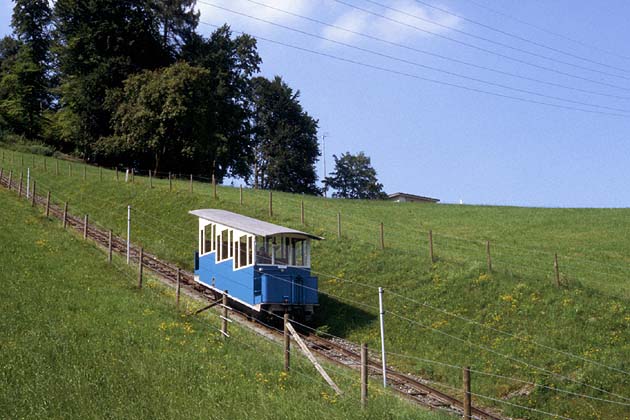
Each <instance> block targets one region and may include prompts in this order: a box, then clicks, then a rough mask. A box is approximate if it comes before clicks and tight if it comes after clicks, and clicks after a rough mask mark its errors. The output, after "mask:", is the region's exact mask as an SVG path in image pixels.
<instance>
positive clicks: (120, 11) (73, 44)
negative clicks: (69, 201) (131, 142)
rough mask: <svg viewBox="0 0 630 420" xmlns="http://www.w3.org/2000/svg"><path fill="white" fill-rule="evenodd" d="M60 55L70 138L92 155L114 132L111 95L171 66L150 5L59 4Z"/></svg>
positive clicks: (110, 0) (132, 0)
mask: <svg viewBox="0 0 630 420" xmlns="http://www.w3.org/2000/svg"><path fill="white" fill-rule="evenodd" d="M54 21H55V40H56V46H55V52H56V54H57V58H58V62H59V72H60V79H61V86H60V94H61V96H60V102H61V106H62V107H63V108H64V112H65V115H64V120H65V121H73V122H74V124H73V125H72V126H68V125H66V127H67V128H71V129H73V130H74V132H73V133H66V136H67V137H68V138H73V139H74V141H75V142H77V143H78V144H77V145H76V146H77V148H78V150H79V151H80V152H81V153H82V154H83V155H84V156H86V155H89V154H90V152H91V146H92V144H93V143H94V142H95V141H96V140H98V139H99V138H100V137H103V136H107V135H109V134H110V133H111V131H110V117H111V115H110V113H109V110H108V109H107V108H106V107H105V105H104V103H105V98H106V95H107V92H108V90H110V89H113V88H118V87H121V86H122V83H123V81H124V80H125V79H127V77H129V76H130V75H131V74H133V73H136V72H139V71H142V70H144V69H154V68H157V67H160V66H163V65H165V64H168V62H169V58H168V55H167V53H166V51H164V49H163V48H162V43H161V37H160V23H159V19H158V17H157V16H156V14H155V11H154V9H153V8H152V7H151V4H150V3H149V0H57V1H56V3H55V9H54Z"/></svg>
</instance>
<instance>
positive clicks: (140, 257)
mask: <svg viewBox="0 0 630 420" xmlns="http://www.w3.org/2000/svg"><path fill="white" fill-rule="evenodd" d="M143 259H144V248H142V247H140V256H139V258H138V289H142V260H143Z"/></svg>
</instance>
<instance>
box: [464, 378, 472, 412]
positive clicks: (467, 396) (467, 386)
mask: <svg viewBox="0 0 630 420" xmlns="http://www.w3.org/2000/svg"><path fill="white" fill-rule="evenodd" d="M463 379H464V407H463V408H464V417H463V418H464V420H472V400H471V398H470V397H471V394H470V368H469V367H465V368H464V372H463Z"/></svg>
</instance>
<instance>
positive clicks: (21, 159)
mask: <svg viewBox="0 0 630 420" xmlns="http://www.w3.org/2000/svg"><path fill="white" fill-rule="evenodd" d="M20 166H21V167H24V156H20Z"/></svg>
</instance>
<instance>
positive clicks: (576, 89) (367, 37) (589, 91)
mask: <svg viewBox="0 0 630 420" xmlns="http://www.w3.org/2000/svg"><path fill="white" fill-rule="evenodd" d="M200 1H201V0H200ZM244 1H247V2H249V3H252V4H256V5H258V6H262V7H265V8H268V9H271V10H275V11H277V12H281V13H284V14H286V15H289V16H293V17H297V18H300V19H304V20H306V21H309V22H313V23H317V24H319V25H323V26H327V27H329V28H333V29H336V30H340V31H343V32H346V33H349V34H353V35H357V36H361V37H364V38H366V39H370V40H373V41H378V42H382V43H385V44H387V45H392V46H395V47H399V48H403V49H406V50H409V51H413V52H416V53H419V54H424V55H429V56H432V57H436V58H439V59H442V60H446V61H450V62H453V63H458V64H463V65H466V66H470V67H473V68H476V69H480V70H485V71H490V72H494V73H497V74H501V75H504V76H510V77H514V78H518V79H522V80H527V81H530V82H536V83H540V84H544V85H547V86H554V87H558V88H562V89H567V90H572V91H575V92H582V93H587V94H590V95H597V96H604V97H608V98H614V99H622V100H630V96H619V95H614V94H610V93H603V92H597V91H593V90H589V89H582V88H578V87H575V86H568V85H564V84H561V83H555V82H550V81H547V80H541V79H537V78H534V77H528V76H523V75H520V74H516V73H511V72H508V71H503V70H499V69H496V68H493V67H488V66H482V65H479V64H475V63H471V62H469V61H464V60H460V59H458V58H453V57H449V56H445V55H442V54H438V53H434V52H431V51H427V50H422V49H420V48H416V47H411V46H409V45H405V44H400V43H397V42H393V41H389V40H387V39H384V38H380V37H377V36H374V35H370V34H366V33H364V32H358V31H355V30H352V29H348V28H344V27H342V26H339V25H335V24H331V23H328V22H325V21H322V20H319V19H315V18H312V17H310V16H304V15H300V14H298V13H293V12H290V11H288V10H284V9H280V8H278V7H275V6H271V5H269V4H265V3H261V2H258V1H256V0H244Z"/></svg>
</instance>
